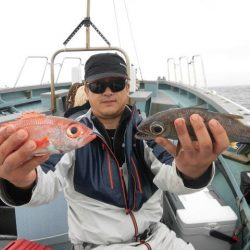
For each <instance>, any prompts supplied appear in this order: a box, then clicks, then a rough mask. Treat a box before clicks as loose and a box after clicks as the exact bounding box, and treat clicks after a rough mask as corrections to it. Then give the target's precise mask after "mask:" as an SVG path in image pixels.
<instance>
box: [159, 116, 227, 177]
mask: <svg viewBox="0 0 250 250" xmlns="http://www.w3.org/2000/svg"><path fill="white" fill-rule="evenodd" d="M190 121H191V124H192V126H193V129H194V132H195V134H196V137H197V141H192V140H191V138H190V136H189V133H188V130H187V127H186V124H185V120H184V119H182V118H178V119H176V120H175V128H176V131H177V134H178V138H179V143H180V148H178V147H177V146H176V145H174V144H173V143H171V142H170V141H169V140H168V139H165V138H162V137H157V138H156V139H155V141H156V142H157V143H159V144H160V145H161V146H163V147H164V148H165V149H166V150H167V151H168V152H169V153H170V154H172V155H173V156H174V158H175V161H176V166H177V168H178V170H179V171H180V172H182V173H183V174H184V175H185V176H187V177H189V178H191V179H196V178H198V177H200V176H201V175H202V174H203V173H205V171H206V170H207V169H208V167H209V166H210V165H211V164H212V162H213V161H214V160H215V159H216V158H217V157H218V155H219V154H220V153H222V152H223V151H224V150H225V149H226V148H227V147H228V146H229V139H228V136H227V134H226V131H225V130H224V128H223V127H222V126H221V124H220V123H219V122H218V121H217V120H215V119H212V120H210V121H209V123H208V126H209V129H210V131H211V133H212V135H213V139H212V138H211V137H210V135H209V132H208V130H207V128H206V126H205V124H204V122H203V119H202V118H201V117H200V116H199V115H197V114H193V115H191V116H190Z"/></svg>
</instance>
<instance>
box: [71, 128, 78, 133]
mask: <svg viewBox="0 0 250 250" xmlns="http://www.w3.org/2000/svg"><path fill="white" fill-rule="evenodd" d="M77 131H78V129H77V127H72V128H70V132H71V134H73V135H74V134H76V133H77Z"/></svg>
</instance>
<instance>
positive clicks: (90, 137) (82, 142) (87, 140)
mask: <svg viewBox="0 0 250 250" xmlns="http://www.w3.org/2000/svg"><path fill="white" fill-rule="evenodd" d="M95 138H96V134H95V133H91V134H89V135H87V136H86V137H84V138H81V139H80V140H79V146H80V147H84V146H85V145H87V144H88V143H90V142H91V141H93V140H94V139H95Z"/></svg>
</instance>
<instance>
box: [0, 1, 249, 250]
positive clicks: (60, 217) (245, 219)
mask: <svg viewBox="0 0 250 250" xmlns="http://www.w3.org/2000/svg"><path fill="white" fill-rule="evenodd" d="M89 6H90V0H87V15H86V18H84V20H83V21H82V22H81V23H80V24H79V25H78V26H77V27H76V28H75V30H74V31H73V32H72V33H71V34H70V36H69V37H68V38H67V39H66V40H65V42H64V45H67V43H68V42H69V41H70V40H71V39H72V38H73V36H74V35H75V34H76V33H77V31H78V30H79V29H80V28H81V27H82V26H84V27H85V28H86V46H85V47H80V48H70V47H64V48H63V49H59V50H57V51H55V53H54V54H53V55H52V56H51V60H50V61H47V58H46V57H43V58H41V59H42V60H44V58H45V60H46V67H48V66H50V78H51V80H50V83H48V84H40V85H33V86H22V87H18V86H14V87H13V88H6V89H1V90H0V123H5V122H7V121H10V120H14V119H16V118H18V117H19V116H20V114H21V113H22V112H27V111H38V112H41V113H45V114H50V115H55V116H63V115H64V113H65V111H66V110H67V100H68V93H69V90H70V88H71V87H72V84H73V83H74V81H73V80H72V81H64V82H63V81H62V82H58V81H57V79H58V75H57V76H56V75H55V66H56V63H55V59H56V57H57V56H58V55H59V54H60V55H61V54H64V55H65V58H68V57H67V53H76V54H79V53H84V52H93V53H96V52H105V51H115V52H117V53H120V54H122V55H123V56H124V58H125V59H126V62H127V65H128V73H129V75H130V78H131V91H130V102H131V103H136V105H137V107H138V108H139V109H140V112H141V113H142V115H143V116H144V117H145V118H146V117H148V116H150V115H152V114H155V113H156V112H159V111H163V110H167V109H172V108H178V107H193V106H195V107H200V108H204V109H207V110H210V111H214V112H221V113H229V114H237V115H240V116H242V122H243V123H245V124H246V125H248V126H250V110H248V109H247V108H244V107H243V106H241V105H239V104H238V103H236V102H233V101H231V100H229V99H228V98H225V97H223V96H221V95H218V94H217V93H216V92H215V91H213V90H210V89H208V88H207V86H206V81H205V73H204V68H203V64H202V58H201V56H199V55H194V56H193V57H192V58H191V59H190V60H189V59H187V61H186V63H187V65H191V66H192V67H193V71H192V74H193V75H192V76H191V72H190V71H188V72H187V74H188V75H187V79H189V80H188V81H186V82H185V81H184V80H183V78H184V77H183V78H182V77H181V79H179V80H177V79H175V80H171V79H170V77H169V75H170V71H171V70H174V73H175V74H176V72H177V68H176V67H175V66H176V63H175V62H174V59H173V58H169V59H168V60H167V62H168V72H167V73H168V74H167V76H168V77H159V78H158V79H156V80H138V79H136V76H135V71H134V68H133V67H132V66H131V62H130V59H129V56H128V55H127V53H126V52H125V51H124V50H123V49H121V48H119V47H112V46H111V45H110V43H109V42H108V40H107V39H106V38H105V37H104V35H103V34H102V33H101V32H100V31H99V30H98V29H97V27H96V26H95V25H94V23H93V22H92V21H91V19H90V7H89ZM90 27H92V28H94V29H95V30H96V31H97V33H98V34H99V35H100V36H101V37H102V38H103V40H104V41H105V42H106V43H107V46H105V47H91V46H90ZM30 58H32V57H28V58H27V59H26V60H25V63H26V62H27V60H28V59H30ZM182 60H183V58H180V61H182ZM198 62H199V63H200V69H201V72H199V73H202V74H203V78H204V82H205V84H203V86H201V85H199V83H198V82H196V81H194V82H193V83H191V82H190V79H191V78H193V79H194V80H195V79H197V77H196V76H197V75H196V74H197V63H198ZM62 65H63V63H62V64H61V65H60V67H61V68H62ZM23 68H24V66H23V67H22V69H21V71H20V74H19V75H21V73H22V70H23ZM79 68H80V69H81V67H79ZM178 70H179V72H180V73H181V74H180V76H183V74H184V73H183V71H182V68H181V64H180V65H179V69H178ZM43 72H44V71H43ZM72 72H75V74H77V75H78V78H79V75H81V74H80V73H79V71H78V70H76V69H75V68H74V69H73V70H72ZM59 73H60V70H59ZM73 78H75V79H76V78H77V77H75V76H73ZM79 81H81V79H80V80H79ZM204 82H203V83H204ZM215 165H216V168H215V169H216V173H215V177H214V180H213V182H212V183H211V185H210V186H209V187H208V189H206V190H205V191H204V192H203V193H199V196H189V197H188V196H185V197H183V196H180V197H179V196H175V195H173V194H171V193H168V192H165V193H164V196H163V210H164V214H163V218H162V221H163V222H164V223H166V224H167V225H168V226H169V227H170V228H171V229H173V230H174V231H176V233H177V235H178V236H179V237H183V238H184V239H185V240H189V241H191V242H192V243H193V244H194V246H195V247H196V249H197V250H204V249H233V250H239V249H244V250H246V249H250V241H249V233H250V209H249V200H248V199H249V198H248V196H247V194H248V193H247V192H248V189H250V182H248V179H247V177H248V172H249V173H250V148H249V145H237V146H235V145H234V146H230V147H229V148H228V149H227V150H226V151H225V152H223V154H221V155H220V156H219V157H218V159H217V160H216V162H215ZM249 179H250V178H249ZM208 197H209V199H208ZM185 200H186V201H187V203H188V201H189V200H190V201H191V203H195V202H194V201H196V202H197V203H196V204H195V208H192V209H194V210H195V209H196V208H197V207H198V208H199V206H200V205H202V204H203V206H201V207H200V210H195V211H200V212H201V211H204V209H206V206H207V207H208V206H210V203H211V200H212V203H213V204H214V205H213V204H212V205H213V206H212V207H211V209H209V210H208V211H207V210H206V213H205V215H204V212H203V213H202V212H201V214H203V218H201V219H204V221H201V220H196V218H193V217H192V216H193V214H192V213H189V212H190V211H188V207H189V206H188V205H187V206H186V207H185V204H184V203H185V202H184V201H185ZM203 202H206V203H205V204H206V206H204V203H203ZM183 204H184V205H183ZM215 206H217V207H218V209H219V210H214V209H212V208H214V207H215ZM210 210H211V211H210ZM217 211H219V212H222V213H223V214H222V215H221V217H224V216H225V219H224V220H220V218H218V216H216V213H217ZM185 213H186V214H187V216H188V219H189V222H187V221H185V220H184V219H183V217H181V215H183V216H184V217H185ZM214 213H215V214H214ZM227 213H228V217H227ZM204 216H205V218H204ZM225 228H226V229H225ZM221 229H223V230H222V231H221ZM17 238H18V239H20V238H21V239H23V238H24V239H28V240H31V241H36V242H38V243H40V244H43V245H47V246H50V247H52V248H53V249H56V250H69V249H71V244H70V242H69V239H68V225H67V205H66V202H65V200H64V197H63V195H62V194H61V195H59V196H58V197H57V198H56V199H55V200H54V201H53V202H51V203H49V204H45V205H43V206H39V207H35V208H26V207H17V208H12V207H8V206H6V205H5V204H4V203H3V202H0V246H1V247H3V246H5V245H6V244H7V243H8V242H10V241H12V240H14V239H17ZM211 242H214V243H211ZM213 244H214V245H213ZM220 245H221V248H216V247H218V246H220Z"/></svg>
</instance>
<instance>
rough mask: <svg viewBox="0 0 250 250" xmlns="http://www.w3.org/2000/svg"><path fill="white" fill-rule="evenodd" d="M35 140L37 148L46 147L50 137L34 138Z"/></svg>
mask: <svg viewBox="0 0 250 250" xmlns="http://www.w3.org/2000/svg"><path fill="white" fill-rule="evenodd" d="M34 142H35V143H36V146H37V148H44V147H45V146H48V144H49V138H48V137H44V138H42V139H41V140H34Z"/></svg>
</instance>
